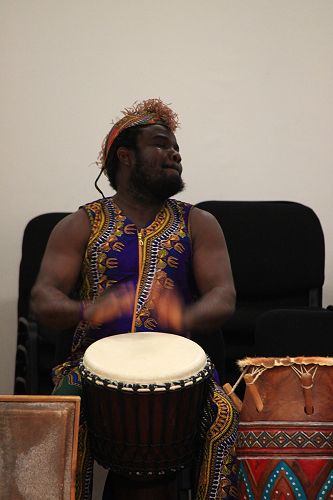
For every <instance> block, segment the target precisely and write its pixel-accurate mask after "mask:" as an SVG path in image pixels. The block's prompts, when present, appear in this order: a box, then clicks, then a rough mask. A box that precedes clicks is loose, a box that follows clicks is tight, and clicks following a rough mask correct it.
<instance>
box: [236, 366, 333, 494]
mask: <svg viewBox="0 0 333 500" xmlns="http://www.w3.org/2000/svg"><path fill="white" fill-rule="evenodd" d="M239 364H240V366H241V367H242V369H243V373H244V372H246V374H245V375H244V378H245V380H246V383H247V386H246V392H245V397H244V403H243V407H242V411H241V415H240V425H239V437H238V441H237V456H238V458H239V460H240V470H239V491H240V494H239V498H241V499H255V500H257V499H289V498H290V499H309V500H312V499H313V500H314V499H316V500H319V499H328V498H333V359H332V358H317V357H316V358H301V357H299V358H247V359H245V360H242V361H240V362H239Z"/></svg>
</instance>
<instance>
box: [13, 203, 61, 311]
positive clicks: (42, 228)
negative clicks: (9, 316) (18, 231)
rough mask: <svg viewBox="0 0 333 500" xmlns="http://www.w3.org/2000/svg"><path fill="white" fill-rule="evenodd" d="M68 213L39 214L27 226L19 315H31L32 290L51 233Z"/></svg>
mask: <svg viewBox="0 0 333 500" xmlns="http://www.w3.org/2000/svg"><path fill="white" fill-rule="evenodd" d="M68 214H69V213H68V212H55V213H46V214H42V215H38V216H37V217H35V218H33V219H31V220H30V222H28V224H27V225H26V227H25V230H24V234H23V241H22V257H21V263H20V272H19V298H18V317H21V316H23V317H25V318H28V316H29V301H30V292H31V289H32V287H33V285H34V283H35V281H36V278H37V274H38V271H39V268H40V263H41V260H42V257H43V254H44V250H45V247H46V244H47V241H48V239H49V236H50V233H51V231H52V229H53V228H54V226H55V225H56V224H57V223H58V222H59V221H60V220H61V219H63V218H64V217H65V216H66V215H68Z"/></svg>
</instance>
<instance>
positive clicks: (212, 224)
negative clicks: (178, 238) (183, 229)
mask: <svg viewBox="0 0 333 500" xmlns="http://www.w3.org/2000/svg"><path fill="white" fill-rule="evenodd" d="M189 224H190V228H191V234H192V238H193V240H194V241H195V240H196V239H201V238H202V237H204V238H207V237H210V238H214V237H215V238H222V239H224V236H223V231H222V228H221V226H220V224H219V222H218V221H217V219H216V217H214V215H213V214H211V213H209V212H206V211H205V210H201V209H200V208H197V207H192V208H191V212H190V217H189Z"/></svg>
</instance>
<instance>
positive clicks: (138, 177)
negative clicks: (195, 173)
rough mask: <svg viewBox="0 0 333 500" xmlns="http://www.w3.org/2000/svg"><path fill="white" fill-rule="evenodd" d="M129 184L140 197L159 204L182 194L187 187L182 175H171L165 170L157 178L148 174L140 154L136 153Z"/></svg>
mask: <svg viewBox="0 0 333 500" xmlns="http://www.w3.org/2000/svg"><path fill="white" fill-rule="evenodd" d="M129 184H130V188H131V189H132V190H133V191H134V192H135V193H136V194H137V196H138V197H140V198H145V199H149V200H152V201H158V202H162V201H165V200H167V199H168V198H170V197H171V196H174V195H175V194H177V193H180V192H181V191H182V190H183V189H184V187H185V184H184V182H183V179H182V178H181V175H178V174H177V173H175V174H174V175H169V174H168V172H167V171H166V170H163V169H161V170H160V172H159V173H158V174H156V175H155V176H152V175H150V174H149V173H147V172H146V169H145V166H144V162H143V161H142V158H141V157H140V154H139V153H136V158H135V164H134V168H133V169H132V173H131V176H130V179H129Z"/></svg>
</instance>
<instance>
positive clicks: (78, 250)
mask: <svg viewBox="0 0 333 500" xmlns="http://www.w3.org/2000/svg"><path fill="white" fill-rule="evenodd" d="M89 234H90V227H89V221H88V219H87V216H86V215H85V214H82V213H79V212H77V213H76V214H72V215H70V216H69V217H68V218H67V217H66V218H65V219H63V220H62V221H61V222H60V223H59V224H58V225H57V226H56V227H55V228H54V230H53V231H52V233H51V235H50V238H49V241H48V244H47V246H46V249H45V253H44V256H43V259H42V262H41V267H40V271H39V275H38V278H37V281H36V286H37V287H39V286H41V287H54V288H56V289H58V290H60V291H62V292H63V293H66V294H68V293H70V292H71V291H72V289H73V288H74V286H75V284H76V281H77V279H78V276H79V273H80V269H81V265H82V260H83V257H84V252H85V248H86V245H87V242H88V239H89Z"/></svg>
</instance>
